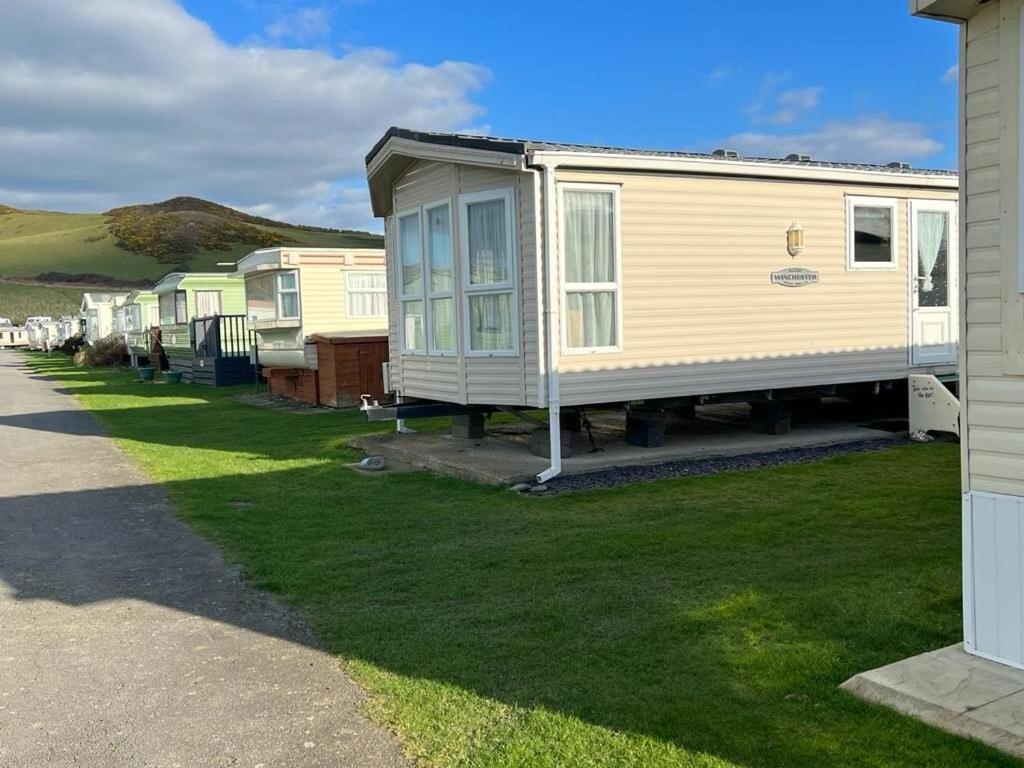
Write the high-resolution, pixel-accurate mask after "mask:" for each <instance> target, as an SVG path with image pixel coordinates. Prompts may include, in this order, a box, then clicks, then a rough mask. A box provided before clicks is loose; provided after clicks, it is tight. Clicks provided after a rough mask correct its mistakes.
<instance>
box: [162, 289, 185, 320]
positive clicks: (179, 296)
mask: <svg viewBox="0 0 1024 768" xmlns="http://www.w3.org/2000/svg"><path fill="white" fill-rule="evenodd" d="M159 304H160V325H175V324H177V325H181V324H182V323H187V322H188V303H187V299H186V295H185V291H171V292H169V293H164V294H161V295H160V301H159Z"/></svg>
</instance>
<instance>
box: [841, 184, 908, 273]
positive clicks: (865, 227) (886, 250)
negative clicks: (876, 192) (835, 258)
mask: <svg viewBox="0 0 1024 768" xmlns="http://www.w3.org/2000/svg"><path fill="white" fill-rule="evenodd" d="M846 226H847V251H848V256H847V258H848V262H847V266H848V267H849V268H850V269H889V270H892V269H896V242H897V240H896V235H897V232H896V201H895V200H893V199H891V198H884V197H876V198H872V197H850V198H847V207H846Z"/></svg>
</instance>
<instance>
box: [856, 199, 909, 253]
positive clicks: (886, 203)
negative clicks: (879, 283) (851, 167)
mask: <svg viewBox="0 0 1024 768" xmlns="http://www.w3.org/2000/svg"><path fill="white" fill-rule="evenodd" d="M856 208H889V209H890V210H891V211H892V217H891V221H892V261H887V262H885V261H878V262H858V261H854V255H855V253H854V251H855V246H856V243H855V239H854V224H855V217H854V211H855V209H856ZM898 211H899V199H898V198H895V197H858V196H855V195H847V197H846V269H847V271H850V272H853V271H856V272H861V271H865V272H897V271H899V268H900V225H899V216H898V215H897V213H898Z"/></svg>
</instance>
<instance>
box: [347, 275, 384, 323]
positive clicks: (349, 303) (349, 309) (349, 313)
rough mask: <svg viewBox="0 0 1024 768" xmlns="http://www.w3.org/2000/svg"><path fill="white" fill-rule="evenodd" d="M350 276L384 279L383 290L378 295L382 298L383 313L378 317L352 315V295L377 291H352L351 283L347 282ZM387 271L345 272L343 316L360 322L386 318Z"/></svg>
mask: <svg viewBox="0 0 1024 768" xmlns="http://www.w3.org/2000/svg"><path fill="white" fill-rule="evenodd" d="M351 275H382V276H383V277H384V289H383V290H382V291H380V293H381V294H382V295H383V296H384V312H383V313H382V314H379V315H356V314H353V313H352V294H353V293H377V291H366V290H352V283H351V281H350V280H349V277H350V276H351ZM387 275H388V273H387V270H384V269H351V270H347V271H346V272H345V316H346V317H350V318H355V319H362V320H373V319H377V318H383V317H387V316H388V310H387V305H388V278H387Z"/></svg>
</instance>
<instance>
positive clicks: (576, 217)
mask: <svg viewBox="0 0 1024 768" xmlns="http://www.w3.org/2000/svg"><path fill="white" fill-rule="evenodd" d="M564 201H565V218H564V225H565V281H566V283H573V284H575V286H574V287H572V288H569V289H568V293H567V294H566V314H567V317H566V329H567V336H568V339H567V341H568V344H569V346H570V347H573V348H586V347H611V346H615V344H616V338H615V313H616V308H615V301H616V295H615V292H614V291H609V290H607V289H605V290H593V291H586V290H578V287H579V286H580V285H581V284H586V283H604V284H607V283H614V282H615V281H616V279H617V278H616V274H615V199H614V197H613V195H612V193H610V192H593V191H589V190H577V189H573V190H566V192H565V196H564ZM596 287H597V286H595V288H596Z"/></svg>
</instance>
